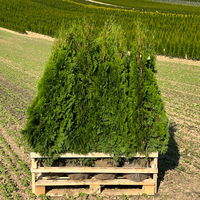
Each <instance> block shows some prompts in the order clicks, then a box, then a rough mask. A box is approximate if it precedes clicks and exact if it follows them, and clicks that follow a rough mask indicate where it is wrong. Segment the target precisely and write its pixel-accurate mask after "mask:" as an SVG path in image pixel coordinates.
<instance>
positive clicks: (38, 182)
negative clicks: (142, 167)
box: [35, 179, 155, 186]
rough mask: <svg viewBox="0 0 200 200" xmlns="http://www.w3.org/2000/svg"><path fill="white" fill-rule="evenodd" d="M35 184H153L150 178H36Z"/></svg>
mask: <svg viewBox="0 0 200 200" xmlns="http://www.w3.org/2000/svg"><path fill="white" fill-rule="evenodd" d="M35 184H36V185H37V186H43V185H46V186H64V185H92V184H97V185H155V182H154V181H153V180H152V179H147V180H145V181H142V182H135V181H131V180H128V179H114V180H94V179H86V180H59V179H58V180H56V179H54V180H38V181H36V182H35Z"/></svg>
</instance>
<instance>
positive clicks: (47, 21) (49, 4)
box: [0, 0, 200, 60]
mask: <svg viewBox="0 0 200 200" xmlns="http://www.w3.org/2000/svg"><path fill="white" fill-rule="evenodd" d="M162 5H163V4H161V7H162ZM171 7H174V5H171ZM178 7H179V6H178ZM178 7H177V9H178ZM187 8H188V10H189V11H190V12H188V13H187V14H180V11H178V10H177V11H176V13H174V12H172V11H170V10H169V11H170V12H171V13H160V12H153V11H151V12H146V11H145V12H142V11H137V10H125V9H116V8H106V7H100V6H95V5H87V4H84V3H81V2H75V1H71V0H66V1H62V0H46V1H43V0H0V26H1V27H5V28H9V29H12V30H16V31H19V32H25V31H26V30H29V31H33V32H38V33H42V34H46V35H50V36H55V35H57V33H58V31H59V29H60V27H61V26H66V27H68V26H69V25H70V24H71V23H72V21H73V20H77V19H82V18H86V19H88V20H91V21H93V22H94V24H95V29H96V31H97V32H98V30H99V29H101V27H102V25H103V24H104V22H105V20H106V19H109V18H110V17H112V18H113V19H114V20H116V21H117V23H119V24H120V25H121V26H122V27H123V29H124V30H126V37H127V38H132V37H134V30H135V22H136V21H140V23H141V24H142V25H144V26H145V27H147V28H148V29H149V34H150V35H153V38H154V39H153V40H154V43H155V49H156V52H157V54H162V55H168V56H176V57H187V58H192V59H197V60H198V59H200V31H199V27H200V15H199V14H198V11H196V10H199V8H198V7H197V8H196V7H194V8H193V7H189V6H188V7H187Z"/></svg>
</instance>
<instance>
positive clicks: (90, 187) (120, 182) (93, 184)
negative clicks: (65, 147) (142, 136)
mask: <svg viewBox="0 0 200 200" xmlns="http://www.w3.org/2000/svg"><path fill="white" fill-rule="evenodd" d="M144 157H145V156H144V155H140V154H137V155H135V156H134V158H144ZM46 158H47V157H44V156H40V155H39V154H37V153H31V160H32V166H31V173H32V191H33V193H35V194H36V195H40V194H46V195H50V196H54V195H56V196H58V195H62V194H61V192H57V193H56V194H55V193H52V192H51V191H47V189H48V187H52V186H54V187H58V186H59V187H62V186H67V187H68V189H66V190H63V189H62V191H64V193H65V194H66V192H67V190H70V193H71V191H72V190H73V191H75V193H76V191H77V193H80V192H85V193H88V194H92V193H97V194H102V195H123V194H125V195H141V194H144V193H145V194H147V195H154V194H155V193H156V192H157V174H158V167H157V166H158V164H157V163H158V153H152V154H150V155H149V158H151V162H150V167H148V168H132V167H40V166H39V165H38V160H39V159H46ZM59 158H65V159H72V158H73V159H75V158H77V159H78V158H112V156H111V155H108V154H103V153H91V154H87V155H79V154H70V153H67V154H63V155H61V156H60V157H59ZM46 173H48V174H49V173H50V174H51V173H53V174H56V173H58V176H56V177H51V176H50V177H47V176H45V174H46ZM59 173H66V174H69V173H81V174H83V173H87V174H88V173H89V174H101V173H103V174H106V173H112V174H133V173H142V174H145V173H147V174H151V175H152V178H149V179H146V180H144V181H142V182H135V181H131V180H128V179H125V178H120V177H119V178H116V179H114V180H97V179H95V178H90V179H85V180H70V179H69V177H62V176H59ZM74 186H76V187H75V188H74ZM79 186H80V188H79ZM82 186H83V187H85V186H86V189H84V190H83V191H81V187H82ZM70 187H71V188H70ZM73 193H74V192H73Z"/></svg>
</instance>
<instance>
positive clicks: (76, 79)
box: [23, 21, 169, 158]
mask: <svg viewBox="0 0 200 200" xmlns="http://www.w3.org/2000/svg"><path fill="white" fill-rule="evenodd" d="M138 30H139V29H138ZM137 34H138V36H137V37H135V38H137V39H135V41H132V42H131V45H130V41H129V42H128V41H127V40H126V39H125V36H124V33H123V31H122V29H121V28H120V27H119V26H117V25H115V24H113V23H112V22H110V21H109V22H107V23H106V24H105V26H104V28H103V29H102V30H101V31H100V32H99V33H98V34H96V32H95V31H94V26H93V25H91V24H87V23H86V22H78V23H76V24H73V25H72V27H71V28H69V29H68V30H67V32H64V31H62V32H61V34H60V38H59V39H58V40H57V41H56V42H55V45H54V48H53V51H52V55H51V57H50V59H49V62H48V64H47V66H46V70H45V72H44V75H43V77H42V79H41V81H40V83H39V87H38V94H37V96H36V97H35V99H34V101H33V104H32V106H31V107H30V108H29V110H28V121H27V124H26V127H25V129H24V130H23V134H24V135H25V137H26V138H27V140H28V142H29V144H30V146H31V147H32V148H33V150H34V151H36V152H39V153H41V154H42V155H48V156H50V157H53V158H56V157H57V156H58V155H59V154H60V153H65V152H73V153H82V154H85V153H89V152H104V153H112V154H114V155H116V156H120V155H126V156H130V155H133V154H134V153H136V152H141V153H145V154H148V153H150V152H154V151H159V152H161V153H164V152H165V151H166V150H167V145H168V137H169V135H168V120H167V118H166V115H165V110H164V106H163V102H162V100H161V97H160V92H159V89H158V85H157V82H156V79H155V76H154V73H155V68H154V67H155V57H154V52H153V51H152V47H151V43H150V42H149V41H148V40H146V38H145V34H143V32H142V31H137Z"/></svg>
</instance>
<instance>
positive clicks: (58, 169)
mask: <svg viewBox="0 0 200 200" xmlns="http://www.w3.org/2000/svg"><path fill="white" fill-rule="evenodd" d="M31 172H32V173H127V174H133V173H144V174H145V173H146V174H149V173H158V169H157V168H130V167H126V168H125V167H124V168H122V167H40V168H32V169H31Z"/></svg>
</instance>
